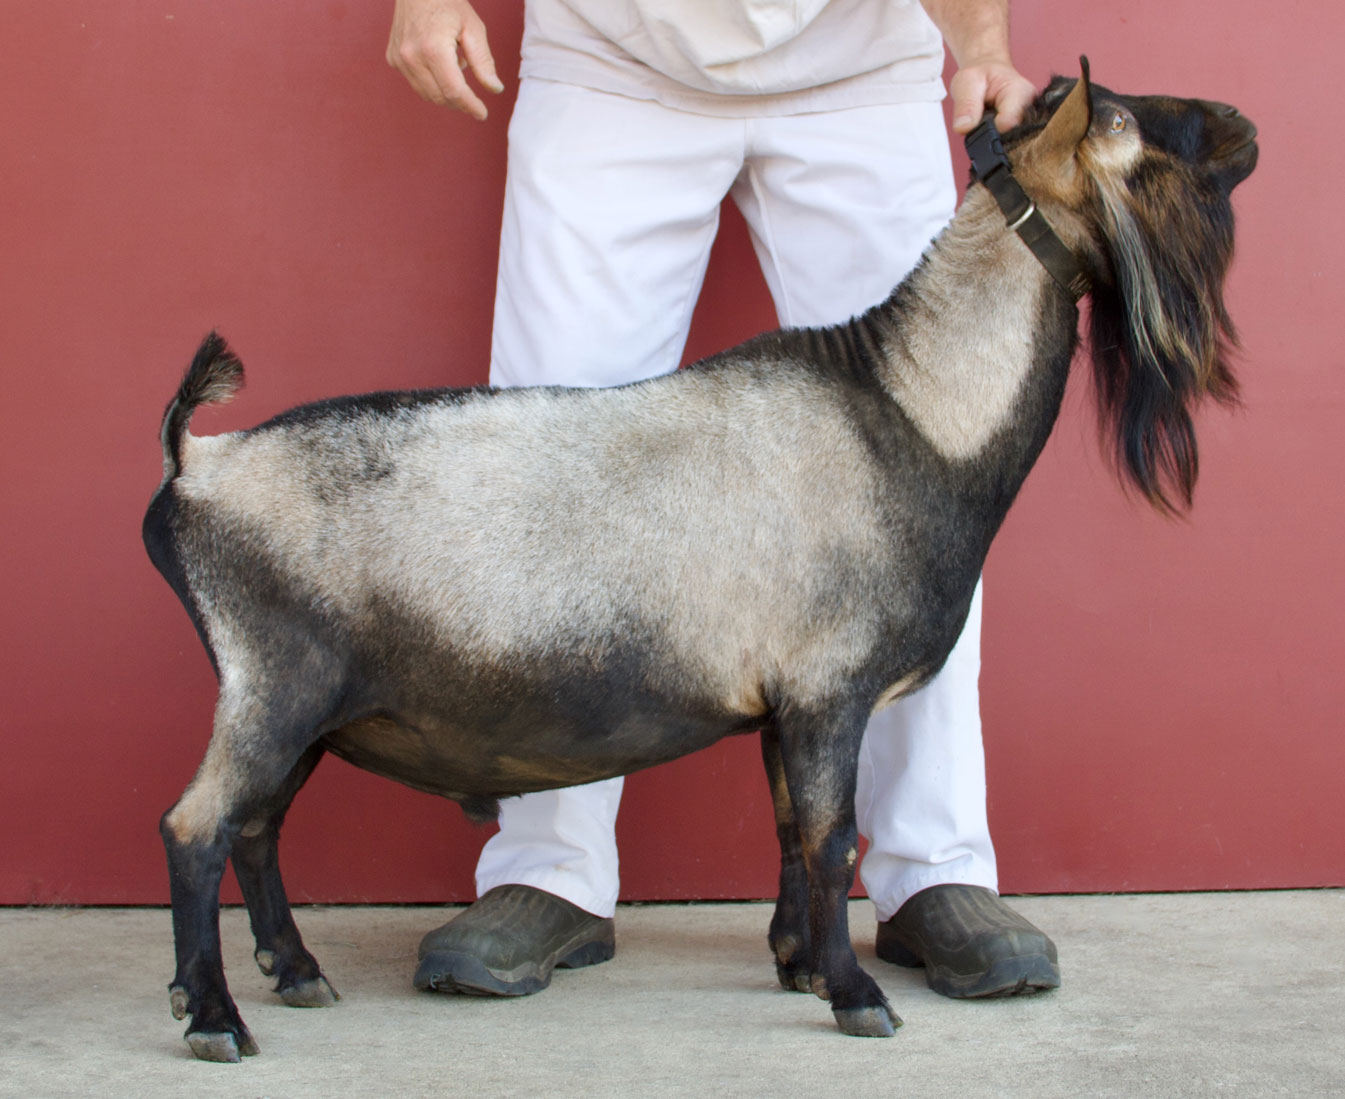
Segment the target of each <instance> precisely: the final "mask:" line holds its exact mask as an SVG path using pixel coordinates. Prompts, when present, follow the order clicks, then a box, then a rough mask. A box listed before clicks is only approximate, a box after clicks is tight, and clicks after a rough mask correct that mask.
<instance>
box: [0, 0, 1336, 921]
mask: <svg viewBox="0 0 1345 1099" xmlns="http://www.w3.org/2000/svg"><path fill="white" fill-rule="evenodd" d="M390 8H391V5H390V4H389V3H386V2H384V3H363V2H360V3H354V2H337V0H293V2H287V3H273V2H269V0H252V2H243V0H233V2H223V0H221V2H217V3H209V4H207V3H200V2H195V0H194V2H190V3H172V2H168V3H164V2H156V3H148V2H145V0H124V2H122V3H118V4H115V5H114V4H109V3H105V2H92V0H87V2H77V0H13V2H11V3H8V4H6V6H5V23H6V32H5V34H4V36H3V44H2V45H0V50H3V57H0V62H2V63H0V103H3V104H4V105H5V107H4V112H3V123H2V124H0V125H2V130H0V133H2V134H3V143H2V145H0V157H2V158H3V160H2V161H0V186H3V188H4V199H5V201H4V205H3V215H0V257H3V261H2V262H0V281H2V283H3V285H0V310H2V311H3V312H2V314H0V316H2V319H0V370H3V377H4V410H5V419H4V429H3V430H2V431H0V447H3V452H4V459H3V460H4V465H3V470H4V476H3V478H0V508H2V509H3V510H2V512H0V514H3V517H4V525H5V532H6V533H5V538H4V542H3V549H2V550H0V552H2V553H3V555H4V556H3V568H0V583H3V585H4V603H3V606H4V608H5V623H6V628H5V629H4V630H3V631H2V632H0V676H3V683H2V684H0V707H2V709H0V736H3V739H4V759H5V761H6V766H5V767H4V768H3V771H0V835H3V836H4V837H5V839H4V843H3V845H0V901H3V902H10V903H15V902H17V903H24V902H43V903H46V902H95V903H103V902H118V903H121V902H137V903H138V902H162V901H165V900H166V899H167V889H166V882H165V874H164V870H163V865H162V856H161V854H160V850H159V841H158V837H157V833H156V821H157V818H158V816H159V814H160V813H161V812H162V811H163V810H164V809H165V808H166V807H167V806H168V805H169V804H170V803H171V802H172V801H173V800H174V798H175V797H176V796H177V794H178V793H179V792H180V790H181V789H182V787H183V786H184V785H185V783H186V782H187V780H188V779H189V778H190V776H191V773H192V770H193V768H194V767H195V765H196V763H197V761H198V760H199V758H200V755H201V752H202V750H203V748H204V745H205V741H206V738H207V735H208V730H209V725H210V713H211V707H212V701H213V681H212V676H211V673H210V670H209V667H208V665H207V662H206V659H205V657H204V656H203V654H202V652H201V650H200V648H199V646H198V644H197V641H196V638H195V635H194V633H193V631H192V629H191V627H190V626H189V624H188V622H187V619H186V616H185V615H184V614H183V613H182V611H181V608H180V607H179V606H178V605H177V603H176V601H175V599H174V598H173V596H172V595H171V593H170V592H169V590H168V588H167V586H166V585H165V584H164V583H163V582H162V581H161V579H160V578H159V576H158V575H157V574H156V573H155V572H154V571H153V569H152V568H151V566H150V565H149V563H148V561H147V560H146V559H145V556H144V553H143V551H142V549H141V547H140V543H139V524H140V517H141V514H142V511H143V508H144V505H145V503H146V502H147V501H148V498H149V496H150V493H151V492H152V491H153V489H154V487H155V485H156V484H157V482H158V479H159V473H160V470H159V448H158V441H157V430H158V420H159V415H160V411H161V409H162V407H163V405H164V403H165V401H166V399H167V398H168V396H169V394H170V391H171V389H172V387H173V385H174V384H175V382H176V379H177V376H178V374H179V372H180V370H181V369H182V367H183V365H184V364H185V362H186V360H187V358H188V357H189V356H190V354H191V352H192V350H193V349H194V346H195V343H196V341H197V340H198V339H199V338H200V336H201V335H202V334H203V333H204V332H205V331H206V330H207V329H208V328H210V327H211V326H213V325H219V326H220V327H221V328H222V330H223V331H224V332H225V333H226V334H227V335H228V336H229V338H230V339H231V341H232V342H233V343H234V344H235V346H236V347H237V348H238V349H239V350H240V352H241V354H242V355H243V357H244V359H245V361H246V362H247V363H248V365H249V367H250V375H249V376H250V386H249V389H248V390H247V391H246V392H245V394H244V395H243V397H242V398H241V399H240V400H239V401H238V402H237V403H236V404H235V405H233V406H232V407H231V408H230V409H228V410H226V411H224V412H212V413H209V414H206V415H202V416H201V417H200V419H199V421H198V425H197V426H198V428H199V429H200V430H203V431H205V430H217V429H222V428H226V427H232V426H241V425H243V424H246V423H250V422H255V421H257V420H259V419H262V418H263V417H265V416H268V415H270V414H272V413H274V412H276V411H278V410H280V409H282V408H284V407H286V406H288V405H291V404H293V403H296V402H298V401H301V400H305V399H309V398H316V397H320V396H324V395H330V394H334V393H338V392H348V391H358V390H364V389H370V388H375V387H386V386H413V385H433V384H444V383H464V382H476V381H480V380H482V379H483V377H484V373H485V365H486V355H487V347H488V338H489V336H488V329H489V321H490V300H491V292H492V287H493V280H494V238H495V233H496V229H497V224H498V218H499V212H500V192H501V183H502V175H503V159H504V123H505V119H506V118H507V114H508V111H507V105H506V104H501V105H500V106H499V107H497V109H496V110H495V111H494V116H493V118H492V119H491V121H490V122H489V123H487V124H485V125H482V126H477V125H473V124H471V123H469V122H468V121H467V120H466V119H464V118H461V117H458V116H449V115H446V114H443V113H441V112H438V111H436V110H435V109H433V108H431V107H429V106H426V105H424V104H422V103H420V102H419V101H418V100H417V99H415V98H414V97H413V96H412V95H411V93H410V92H409V91H408V90H407V88H406V87H405V86H404V85H403V83H402V81H401V78H400V77H398V76H397V75H396V74H394V73H392V72H391V71H390V70H388V69H387V68H386V67H385V65H384V63H383V60H382V55H383V48H384V41H385V36H386V32H387V26H386V24H387V21H388V18H389V13H390ZM481 9H482V12H483V14H484V15H485V17H486V18H487V21H488V24H489V26H490V28H491V33H492V42H493V44H494V46H495V50H496V54H497V57H498V58H499V60H500V62H501V66H502V68H503V70H504V73H505V75H506V78H507V79H509V80H510V82H511V83H512V78H513V76H514V74H515V73H516V60H515V59H516V56H517V45H518V37H519V33H520V23H521V16H520V13H519V10H518V7H517V5H515V4H513V3H505V2H503V0H498V2H497V0H491V2H489V3H483V4H482V5H481ZM1016 19H1017V22H1016V48H1017V56H1018V60H1019V63H1020V65H1021V67H1022V68H1023V69H1024V71H1025V72H1027V73H1028V74H1029V75H1031V76H1032V77H1033V78H1034V79H1036V80H1038V81H1039V82H1044V81H1045V79H1046V78H1047V77H1048V76H1049V74H1050V73H1051V72H1052V71H1053V70H1054V71H1065V72H1072V71H1074V68H1075V58H1076V57H1077V56H1078V54H1079V53H1081V52H1087V53H1088V54H1089V55H1090V57H1091V59H1092V62H1093V72H1094V75H1095V77H1096V79H1098V80H1099V81H1100V82H1101V83H1103V84H1106V85H1109V86H1112V87H1116V88H1118V89H1120V90H1125V91H1165V92H1176V93H1181V94H1192V95H1201V96H1206V97H1211V98H1220V99H1226V100H1229V101H1232V102H1235V103H1237V104H1238V105H1239V106H1241V107H1242V108H1243V109H1244V110H1245V112H1246V113H1247V114H1249V115H1250V116H1251V117H1252V118H1254V119H1255V120H1256V122H1257V123H1258V124H1259V125H1260V127H1261V132H1262V160H1261V166H1260V168H1259V169H1258V171H1257V173H1256V174H1255V175H1254V176H1253V177H1252V178H1251V180H1250V181H1249V182H1248V183H1247V184H1246V185H1245V186H1244V187H1243V188H1242V189H1241V190H1240V191H1239V192H1238V195H1237V200H1236V201H1237V208H1238V212H1239V215H1240V219H1241V221H1240V225H1241V228H1240V237H1239V242H1240V252H1239V259H1238V262H1237V265H1236V269H1235V271H1234V274H1233V277H1232V282H1231V287H1230V299H1231V305H1232V309H1233V313H1234V316H1235V317H1236V319H1237V320H1238V321H1239V323H1240V325H1241V329H1242V333H1243V337H1244V339H1243V345H1244V350H1243V354H1242V357H1241V370H1242V378H1243V381H1244V386H1245V396H1246V402H1245V403H1246V407H1245V409H1244V410H1243V411H1241V412H1238V413H1236V414H1232V415H1230V414H1226V413H1212V414H1210V415H1208V416H1206V417H1205V418H1204V419H1203V421H1202V424H1201V430H1202V441H1203V445H1204V452H1203V453H1204V474H1203V479H1202V482H1201V485H1200V489H1199V494H1198V506H1197V510H1196V512H1195V514H1194V517H1193V518H1192V519H1191V520H1190V521H1189V522H1167V521H1163V520H1160V519H1158V518H1156V517H1155V516H1153V515H1151V514H1148V513H1147V512H1146V511H1144V510H1143V509H1142V508H1141V507H1140V506H1139V505H1137V504H1134V503H1133V502H1130V501H1128V500H1127V499H1126V498H1125V497H1124V496H1123V495H1122V493H1121V492H1120V491H1119V489H1118V488H1117V487H1116V484H1115V482H1114V481H1113V479H1112V478H1111V476H1110V474H1109V472H1108V470H1107V468H1106V465H1105V463H1104V462H1103V460H1102V459H1101V458H1100V456H1099V450H1098V446H1097V443H1096V441H1095V437H1094V432H1093V427H1092V420H1091V415H1090V413H1089V411H1088V409H1087V406H1086V402H1085V400H1084V397H1085V387H1084V386H1082V385H1080V386H1077V387H1076V389H1075V392H1074V393H1073V395H1072V397H1071V399H1070V400H1069V402H1068V408H1067V413H1066V415H1065V417H1064V419H1063V421H1062V423H1061V425H1060V427H1059V429H1058V430H1057V433H1056V436H1055V438H1054V440H1053V441H1052V443H1051V444H1050V446H1049V447H1048V449H1047V452H1046V455H1045V457H1044V458H1043V460H1042V462H1041V465H1040V466H1039V468H1038V469H1037V470H1036V471H1035V472H1034V473H1033V475H1032V477H1031V479H1030V480H1029V483H1028V485H1027V488H1026V490H1025V492H1024V494H1023V497H1022V498H1021V501H1020V503H1019V504H1018V505H1017V507H1016V508H1015V509H1014V511H1013V513H1012V514H1011V516H1010V518H1009V522H1008V524H1007V526H1006V527H1005V530H1004V532H1003V534H1002V535H1001V537H1000V540H999V542H998V543H997V544H996V546H995V549H994V551H993V553H992V555H991V559H990V562H989V565H988V568H987V596H986V631H985V675H984V711H985V717H986V730H987V732H986V740H987V751H988V756H989V774H990V809H991V819H992V825H993V829H994V833H995V837H996V840H997V844H998V848H999V852H1000V858H1001V869H1002V879H1003V886H1004V888H1005V889H1006V890H1008V891H1065V890H1139V889H1209V888H1244V887H1268V886H1305V885H1326V884H1335V885H1340V884H1342V883H1345V810H1342V807H1341V806H1342V802H1341V799H1340V797H1339V788H1340V781H1341V778H1342V774H1345V741H1343V740H1342V738H1341V736H1340V722H1341V714H1342V712H1345V690H1343V689H1342V675H1341V672H1340V667H1339V665H1340V659H1339V658H1340V650H1341V644H1340V628H1341V607H1342V595H1345V591H1343V584H1342V578H1341V577H1342V571H1341V569H1340V567H1339V547H1340V546H1341V545H1342V543H1345V508H1343V507H1342V501H1341V491H1340V488H1339V474H1340V469H1341V462H1340V457H1339V455H1340V447H1339V441H1340V438H1341V429H1340V426H1339V425H1340V423H1341V421H1342V411H1345V410H1343V409H1342V403H1343V402H1342V394H1343V392H1345V387H1343V386H1342V382H1341V373H1340V371H1339V365H1340V351H1339V350H1338V346H1339V338H1338V335H1337V332H1336V329H1335V323H1334V322H1335V320H1336V317H1337V314H1338V312H1339V308H1340V305H1339V302H1340V293H1341V286H1342V279H1341V276H1342V254H1343V253H1342V249H1341V247H1340V243H1341V241H1342V239H1345V234H1342V214H1341V209H1342V204H1341V201H1340V198H1339V195H1338V193H1337V192H1338V191H1339V182H1338V181H1339V178H1340V175H1341V168H1342V163H1341V162H1342V159H1343V158H1342V152H1341V149H1342V143H1341V142H1340V141H1339V140H1338V139H1337V137H1336V129H1337V127H1336V125H1335V121H1334V113H1333V110H1332V104H1333V103H1334V99H1335V96H1334V94H1332V93H1333V91H1334V87H1333V85H1330V84H1328V74H1333V73H1334V72H1335V70H1336V66H1337V61H1338V57H1337V54H1338V50H1339V43H1340V41H1341V38H1342V31H1345V16H1342V15H1341V14H1340V9H1339V7H1338V6H1337V5H1334V4H1325V3H1320V4H1307V3H1290V4H1284V5H1280V6H1279V7H1278V8H1277V9H1276V14H1275V17H1274V18H1273V19H1266V18H1265V9H1264V7H1263V5H1260V4H1253V3H1251V2H1250V0H1228V2H1227V3H1225V4H1222V5H1220V6H1219V7H1218V8H1217V10H1216V9H1212V8H1210V6H1209V5H1208V4H1207V3H1204V2H1203V0H1132V2H1130V3H1126V4H1122V5H1094V4H1066V3H1063V2H1061V0H1054V2H1047V0H1031V2H1029V0H1020V2H1019V3H1018V4H1017V7H1016ZM875 140H881V135H875ZM752 270H753V261H752V258H751V255H750V250H749V249H748V247H747V245H746V240H745V234H744V233H743V230H742V227H741V224H740V222H738V221H737V219H736V217H733V216H730V217H728V218H727V219H726V233H725V236H724V238H723V239H721V242H720V244H719V246H718V248H717V254H716V256H715V260H714V263H713V264H712V269H711V273H710V277H709V281H708V284H707V292H706V294H705V296H704V299H703V305H702V308H701V310H700V312H699V314H698V316H697V320H696V328H695V332H694V334H693V346H692V348H691V351H692V352H693V353H697V354H698V353H704V352H708V351H711V350H715V349H717V348H719V347H721V346H725V345H727V344H729V343H732V342H736V341H737V340H739V339H741V338H743V337H745V336H747V335H749V334H751V333H752V332H754V331H757V330H759V329H761V328H764V327H768V326H770V325H771V324H772V319H771V314H770V308H769V304H768V300H767V298H766V295H765V292H764V290H763V289H762V287H761V285H760V282H759V280H758V279H757V278H756V276H755V275H753V274H750V272H751V271H752ZM620 833H621V839H622V854H623V858H624V864H625V866H624V879H625V893H626V896H628V897H632V898H648V897H699V896H704V897H721V896H735V897H736V896H763V895H769V894H770V893H771V892H772V891H773V887H774V851H773V837H772V832H771V826H770V813H769V803H768V799H767V796H766V792H765V783H764V780H763V779H762V777H761V775H760V773H759V763H758V759H757V751H756V746H755V743H754V742H753V741H752V740H751V739H750V738H741V739H739V740H737V741H735V742H733V743H730V744H724V745H721V746H719V747H718V748H716V749H713V750H711V751H709V752H706V753H703V754H701V755H700V756H698V757H695V758H693V759H689V760H683V761H681V762H678V763H676V764H672V765H669V766H667V767H664V768H661V769H659V770H657V771H654V772H649V773H646V774H641V775H638V776H636V777H635V778H633V779H632V780H631V781H630V783H629V786H628V795H627V799H626V804H625V808H624V809H623V812H622V818H621V822H620ZM482 838H483V833H481V832H479V831H477V830H475V829H473V828H471V827H470V826H468V825H467V824H466V823H465V822H464V821H463V820H462V818H461V814H460V813H459V811H458V810H457V809H456V807H454V806H452V805H449V804H448V803H444V802H439V801H436V800H435V799H432V798H430V797H427V796H424V795H420V794H416V793H412V792H410V791H408V790H403V789H401V788H399V787H396V786H393V785H391V784H389V783H386V782H383V781H381V780H377V779H374V778H372V777H370V776H367V775H364V774H362V773H359V772H356V771H354V770H352V769H350V768H348V767H346V766H345V765H344V764H341V763H339V762H337V761H329V762H328V763H325V764H324V765H323V767H322V768H321V769H320V770H319V772H318V774H317V775H316V776H315V778H314V779H313V781H312V782H311V783H310V784H309V787H308V789H306V790H305V792H304V793H303V794H301V795H300V797H299V799H298V801H297V803H296V807H295V810H294V812H293V814H292V816H291V822H290V825H289V828H288V830H287V836H286V841H287V842H286V849H285V856H286V864H287V874H288V878H289V881H290V883H291V887H292V893H293V894H294V896H295V897H296V898H299V899H305V900H393V899H407V900H434V899H460V898H464V897H467V896H469V895H470V892H471V867H472V865H473V862H474V859H475V852H476V849H477V847H478V845H479V843H480V841H481V839H482ZM229 888H230V889H232V885H230V887H229ZM233 895H235V896H236V894H233Z"/></svg>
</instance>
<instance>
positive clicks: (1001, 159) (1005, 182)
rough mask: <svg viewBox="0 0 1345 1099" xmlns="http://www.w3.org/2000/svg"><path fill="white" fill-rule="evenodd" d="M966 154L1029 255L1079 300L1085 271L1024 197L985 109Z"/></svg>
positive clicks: (969, 137)
mask: <svg viewBox="0 0 1345 1099" xmlns="http://www.w3.org/2000/svg"><path fill="white" fill-rule="evenodd" d="M967 155H968V156H969V157H971V170H972V171H973V172H974V173H975V175H976V178H977V179H978V180H980V181H981V182H982V183H984V184H985V186H986V188H987V189H988V190H989V191H990V193H991V194H992V195H994V196H995V201H996V202H998V203H999V208H1000V209H1001V210H1003V211H1004V219H1005V221H1006V222H1007V223H1008V226H1009V228H1010V229H1012V230H1014V231H1015V232H1016V233H1017V234H1018V235H1019V236H1020V237H1022V238H1023V243H1024V244H1026V245H1027V246H1028V247H1029V248H1031V249H1032V254H1033V255H1034V256H1036V257H1037V259H1038V260H1040V261H1041V265H1042V266H1043V267H1045V268H1046V270H1047V271H1049V272H1050V274H1051V277H1052V278H1053V279H1055V281H1056V282H1057V283H1059V284H1060V287H1061V289H1063V290H1064V291H1065V293H1067V294H1068V295H1069V296H1070V298H1071V300H1073V301H1076V302H1077V301H1078V300H1079V299H1080V298H1081V297H1083V296H1084V295H1085V294H1086V293H1088V287H1089V279H1088V275H1087V273H1086V272H1085V271H1084V269H1083V267H1082V266H1081V265H1080V263H1079V261H1078V260H1077V259H1076V258H1075V256H1074V253H1073V252H1071V251H1070V250H1069V249H1068V248H1066V247H1065V243H1064V241H1062V240H1061V239H1060V238H1059V237H1058V236H1056V235H1055V230H1054V229H1052V228H1051V226H1050V223H1049V222H1048V221H1047V220H1046V219H1045V218H1044V217H1042V216H1041V213H1040V211H1038V209H1037V204H1036V203H1035V202H1033V201H1032V200H1031V199H1030V198H1028V197H1027V192H1026V191H1024V190H1023V188H1022V186H1021V185H1020V184H1019V183H1018V180H1016V179H1014V178H1013V171H1012V169H1011V168H1010V167H1009V158H1008V157H1007V156H1005V155H1004V144H1003V142H1002V141H1001V140H1000V136H999V131H998V130H997V129H995V116H994V114H993V113H989V112H987V114H986V116H985V119H984V120H983V121H982V122H981V124H980V125H979V126H977V127H976V129H974V130H972V131H971V133H969V134H968V135H967Z"/></svg>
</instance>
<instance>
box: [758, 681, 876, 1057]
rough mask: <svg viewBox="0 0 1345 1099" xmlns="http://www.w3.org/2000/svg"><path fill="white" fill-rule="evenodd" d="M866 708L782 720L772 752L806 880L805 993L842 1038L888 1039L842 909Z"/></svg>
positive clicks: (850, 867) (851, 872)
mask: <svg viewBox="0 0 1345 1099" xmlns="http://www.w3.org/2000/svg"><path fill="white" fill-rule="evenodd" d="M868 716H869V707H868V706H864V707H857V706H854V705H850V706H848V707H847V708H845V709H843V710H841V711H840V712H831V713H823V714H811V715H804V714H799V715H797V716H786V717H785V718H783V719H782V720H781V721H780V725H779V727H780V750H781V759H782V763H783V767H784V772H785V780H786V784H787V785H788V789H789V799H790V802H791V804H792V806H793V810H794V817H795V820H796V821H797V822H798V834H799V840H800V843H801V846H802V852H803V861H804V865H805V866H806V867H807V872H808V934H809V949H810V964H809V968H810V970H811V973H812V976H811V987H812V991H813V992H815V993H817V995H818V996H820V997H822V998H823V999H824V1000H829V1001H830V1002H831V1010H832V1015H833V1016H834V1018H835V1020H836V1025H837V1026H838V1027H840V1029H841V1030H842V1031H843V1032H844V1033H846V1034H854V1035H857V1036H860V1037H872V1038H888V1037H891V1036H892V1034H893V1033H894V1032H895V1029H896V1027H898V1026H900V1025H901V1019H900V1018H899V1017H898V1016H897V1014H896V1012H894V1011H893V1010H892V1007H891V1005H889V1004H888V1002H887V997H885V996H884V995H883V993H882V990H881V989H880V988H879V987H878V984H877V982H876V981H874V979H873V978H872V977H870V976H869V975H868V974H867V973H865V972H864V970H863V969H861V968H860V965H859V961H858V960H857V959H856V958H855V952H854V948H853V947H852V946H851V944H850V926H849V919H848V915H847V910H846V906H847V902H848V899H849V895H850V887H851V885H852V884H853V883H854V880H855V860H856V853H857V844H858V841H859V829H858V827H857V825H856V823H855V781H856V779H855V775H856V770H857V763H856V761H857V760H858V758H859V742H860V740H861V738H862V737H863V735H864V727H865V724H866V723H867V720H868Z"/></svg>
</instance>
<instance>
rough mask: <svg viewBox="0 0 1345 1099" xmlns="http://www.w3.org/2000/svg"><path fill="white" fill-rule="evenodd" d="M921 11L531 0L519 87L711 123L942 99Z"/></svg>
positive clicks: (897, 5) (711, 0) (912, 5)
mask: <svg viewBox="0 0 1345 1099" xmlns="http://www.w3.org/2000/svg"><path fill="white" fill-rule="evenodd" d="M942 72H943V40H942V37H941V36H940V34H939V31H938V28H936V27H935V26H934V24H933V22H932V21H931V20H930V18H929V16H927V15H926V14H925V11H924V8H922V7H921V6H920V3H919V0H528V3H527V5H526V9H525V27H524V34H523V64H522V69H521V74H522V75H523V76H530V77H536V78H539V79H544V80H558V81H562V82H565V83H569V84H580V85H583V86H585V87H591V88H597V89H599V90H600V91H607V92H615V93H617V94H620V95H627V96H632V97H634V98H638V99H653V100H657V101H659V102H661V103H664V104H666V105H667V106H670V107H676V108H679V109H682V110H689V111H696V112H698V113H703V114H715V115H731V116H743V115H768V114H797V113H804V112H808V111H820V110H834V109H838V108H843V107H856V106H866V105H870V104H875V103H902V102H915V101H921V100H927V101H937V100H940V99H942V98H943V83H942Z"/></svg>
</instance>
